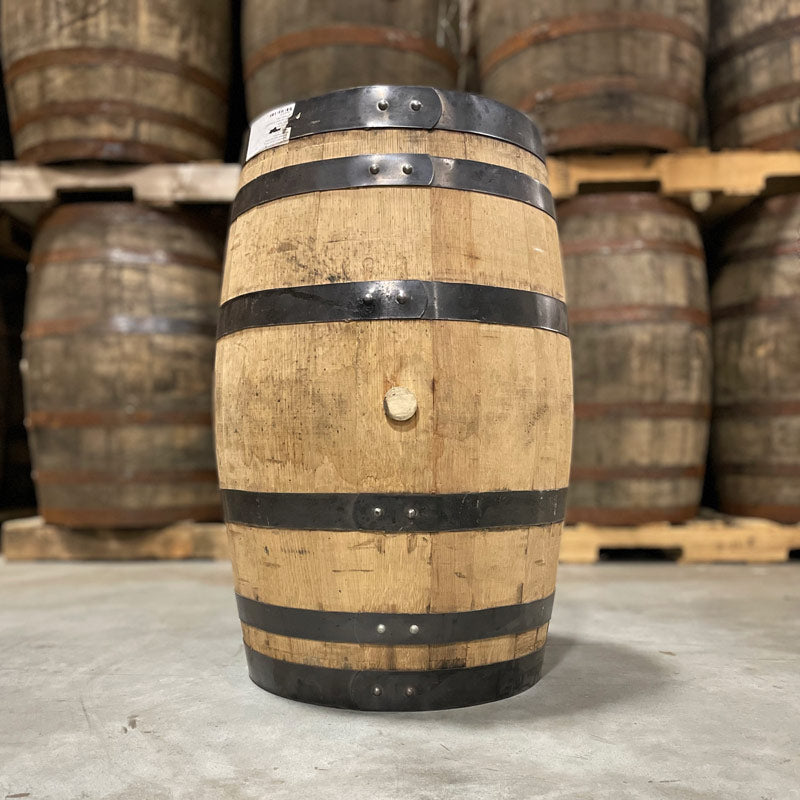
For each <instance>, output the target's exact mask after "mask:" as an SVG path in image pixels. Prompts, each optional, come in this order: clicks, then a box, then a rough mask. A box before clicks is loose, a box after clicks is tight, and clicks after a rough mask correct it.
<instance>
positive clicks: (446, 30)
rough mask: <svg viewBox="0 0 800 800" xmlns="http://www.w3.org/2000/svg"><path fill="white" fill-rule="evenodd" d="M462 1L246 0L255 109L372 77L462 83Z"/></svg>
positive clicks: (246, 50)
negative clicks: (460, 47) (460, 41)
mask: <svg viewBox="0 0 800 800" xmlns="http://www.w3.org/2000/svg"><path fill="white" fill-rule="evenodd" d="M458 54H459V46H458V2H457V0H444V2H438V0H437V2H431V0H404V2H402V3H398V2H395V0H337V2H327V3H323V2H319V0H296V2H292V3H287V2H285V0H244V2H243V5H242V57H243V60H244V77H245V85H246V92H247V109H248V116H249V118H250V119H251V120H252V119H253V118H254V117H256V116H258V115H259V114H260V113H261V112H263V111H265V110H266V109H268V108H271V107H272V106H276V105H280V104H281V103H289V102H292V101H294V100H299V99H301V98H304V97H313V96H315V95H319V94H324V93H326V92H330V91H333V90H335V89H346V88H349V87H351V86H364V85H369V84H380V83H389V84H405V85H411V86H414V85H422V86H438V87H441V88H445V89H447V88H455V85H456V78H457V75H458V69H459V60H458Z"/></svg>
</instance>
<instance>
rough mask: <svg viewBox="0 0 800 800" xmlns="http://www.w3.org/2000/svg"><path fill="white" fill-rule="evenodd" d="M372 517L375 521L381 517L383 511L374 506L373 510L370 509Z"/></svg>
mask: <svg viewBox="0 0 800 800" xmlns="http://www.w3.org/2000/svg"><path fill="white" fill-rule="evenodd" d="M372 516H373V517H375V519H380V518H381V517H382V516H383V509H382V508H381V507H380V506H375V508H373V509H372Z"/></svg>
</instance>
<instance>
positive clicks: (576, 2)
mask: <svg viewBox="0 0 800 800" xmlns="http://www.w3.org/2000/svg"><path fill="white" fill-rule="evenodd" d="M707 13H708V12H707V0H687V2H681V3H677V2H675V1H674V0H669V1H668V2H664V0H642V2H636V3H631V2H625V3H619V2H616V0H568V1H567V2H562V3H555V4H554V3H552V2H544V1H543V0H493V2H491V3H488V2H485V3H480V4H479V5H478V21H477V46H478V61H479V65H480V71H481V79H482V91H483V93H484V94H486V95H488V96H490V97H494V98H495V99H497V100H500V101H502V102H504V103H508V104H509V105H511V106H514V107H516V108H519V109H520V110H521V111H524V112H526V113H527V114H530V115H531V116H532V117H533V119H534V120H535V122H536V123H537V124H538V125H539V126H540V127H541V129H542V132H543V134H544V138H545V144H546V146H547V148H548V151H550V152H554V153H557V152H564V151H569V150H615V149H625V148H648V149H652V150H673V149H677V148H680V147H688V146H690V145H692V144H695V142H696V139H697V134H698V127H699V120H700V113H701V110H702V108H703V75H704V68H705V42H706V35H707V24H708V23H707V18H706V17H707Z"/></svg>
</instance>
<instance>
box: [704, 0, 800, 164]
mask: <svg viewBox="0 0 800 800" xmlns="http://www.w3.org/2000/svg"><path fill="white" fill-rule="evenodd" d="M711 21H712V25H711V29H710V30H711V42H710V54H709V55H710V58H709V64H708V99H709V110H710V122H711V134H712V142H713V144H714V146H715V147H720V148H722V147H757V148H761V149H764V150H781V149H786V150H792V149H796V148H797V147H799V146H800V61H798V59H797V48H798V46H800V2H798V0H768V1H767V2H761V3H756V4H752V3H743V2H741V0H711Z"/></svg>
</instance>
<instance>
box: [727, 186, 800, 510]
mask: <svg viewBox="0 0 800 800" xmlns="http://www.w3.org/2000/svg"><path fill="white" fill-rule="evenodd" d="M798 230H800V195H797V194H794V195H786V196H783V197H774V198H771V199H769V200H767V201H766V202H763V203H761V205H760V206H758V207H757V208H756V209H755V210H753V209H748V210H747V212H746V214H745V213H743V214H742V215H740V217H739V219H738V220H737V222H736V225H735V227H734V228H733V229H732V232H731V234H730V236H729V239H728V241H727V242H726V245H725V248H724V253H723V257H724V266H723V268H722V270H721V272H720V274H719V276H718V277H717V279H716V280H715V282H714V286H713V290H712V294H711V301H712V311H713V315H714V348H715V364H714V397H715V401H714V421H713V426H712V457H713V462H712V463H713V466H714V470H715V473H716V480H717V488H718V490H719V499H720V504H721V509H722V510H723V511H725V512H728V513H731V514H741V515H744V516H756V517H767V518H770V519H774V520H778V521H779V522H800V242H798V236H797V232H798Z"/></svg>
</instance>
